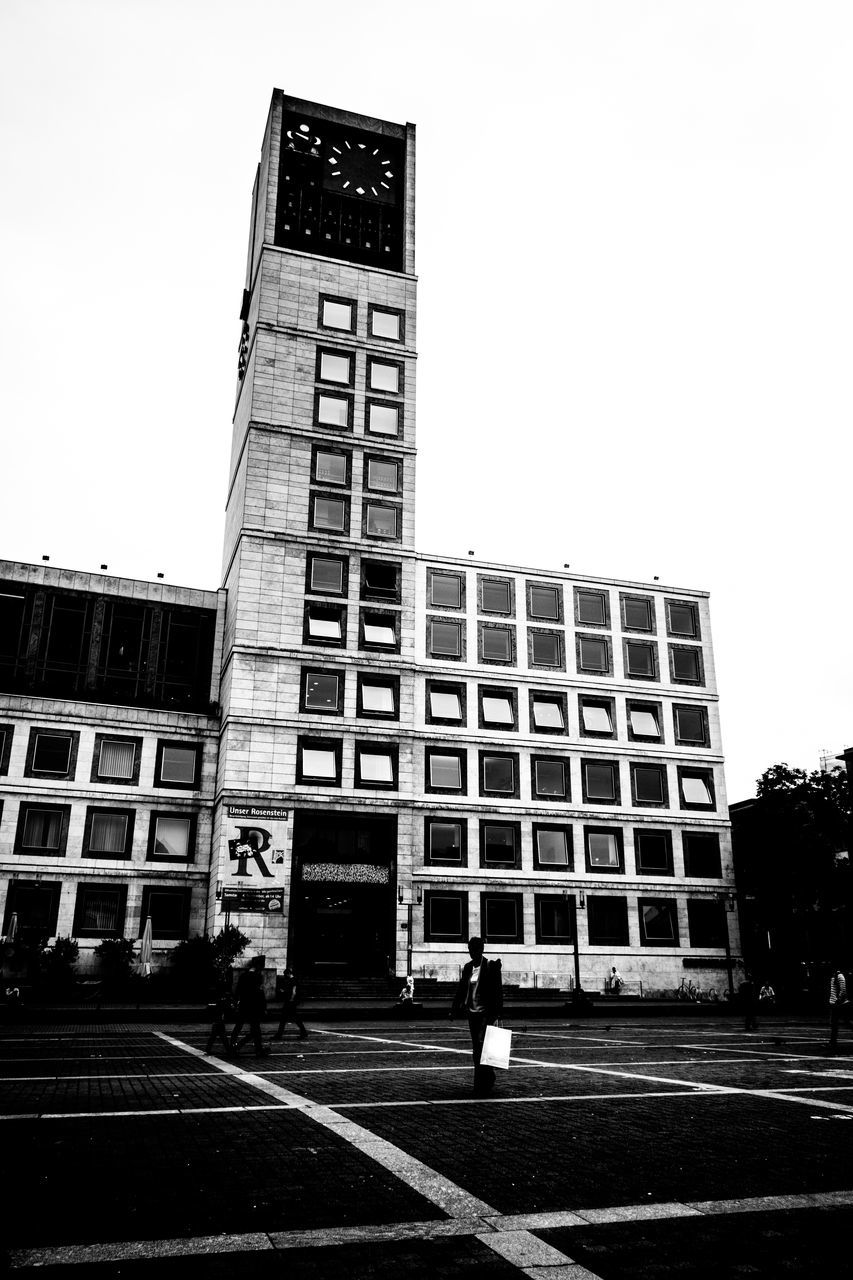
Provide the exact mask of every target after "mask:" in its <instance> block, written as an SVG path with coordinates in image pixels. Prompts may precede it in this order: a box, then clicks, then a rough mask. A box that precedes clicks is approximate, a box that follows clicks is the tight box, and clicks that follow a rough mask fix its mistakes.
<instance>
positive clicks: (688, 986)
mask: <svg viewBox="0 0 853 1280" xmlns="http://www.w3.org/2000/svg"><path fill="white" fill-rule="evenodd" d="M674 995H675V998H676V1000H698V999H699V988H698V987H696V986H694V985H693V983H692V982H688V980H687V979H686V978H682V979H681V986H680V987H676V989H675V992H674Z"/></svg>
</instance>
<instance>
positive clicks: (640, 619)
mask: <svg viewBox="0 0 853 1280" xmlns="http://www.w3.org/2000/svg"><path fill="white" fill-rule="evenodd" d="M619 599H620V601H621V604H622V626H623V628H624V629H625V631H654V629H655V605H654V601H653V600H652V598H651V596H624V595H623V596H620V597H619Z"/></svg>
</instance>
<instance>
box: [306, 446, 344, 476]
mask: <svg viewBox="0 0 853 1280" xmlns="http://www.w3.org/2000/svg"><path fill="white" fill-rule="evenodd" d="M314 479H315V480H316V481H317V482H318V483H319V484H341V485H348V484H349V482H350V456H349V454H348V453H339V452H338V451H336V450H332V449H319V448H315V450H314Z"/></svg>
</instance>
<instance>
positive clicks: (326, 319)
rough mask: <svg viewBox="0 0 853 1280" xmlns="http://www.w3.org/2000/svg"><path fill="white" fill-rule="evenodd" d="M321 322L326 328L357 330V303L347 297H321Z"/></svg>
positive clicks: (350, 331) (347, 331) (349, 331)
mask: <svg viewBox="0 0 853 1280" xmlns="http://www.w3.org/2000/svg"><path fill="white" fill-rule="evenodd" d="M320 324H321V325H322V327H323V328H325V329H341V330H342V331H344V332H345V333H354V332H355V303H354V302H350V301H348V300H347V299H346V298H329V297H321V298H320Z"/></svg>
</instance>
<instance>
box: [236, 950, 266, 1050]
mask: <svg viewBox="0 0 853 1280" xmlns="http://www.w3.org/2000/svg"><path fill="white" fill-rule="evenodd" d="M263 971H264V957H263V956H254V957H253V959H251V960H250V961H249V963H248V965H247V966H246V968H245V969H244V970H243V972H242V973H241V974H240V977H239V978H238V979H237V989H236V991H235V995H236V997H237V1021H236V1022H235V1023H234V1030H233V1031H232V1032H231V1050H232V1052H234V1053H236V1052H237V1051H238V1050H239V1049H240V1047H241V1045H244V1044H245V1043H246V1041H247V1040H248V1039H249V1036H251V1037H252V1039H253V1040H254V1042H255V1057H256V1058H261V1057H264V1056H265V1055H266V1054H268V1053H269V1049H265V1048H264V1046H263V1041H262V1040H261V1018H262V1017H263V1016H264V1014H265V1013H266V1011H267V998H266V996H265V995H264V979H263ZM245 1024H248V1027H249V1030H248V1031H247V1032H246V1034H245V1035H244V1036H243V1038H242V1040H238V1038H237V1037H238V1036H239V1035H240V1032H241V1031H242V1030H243V1027H244V1025H245Z"/></svg>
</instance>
